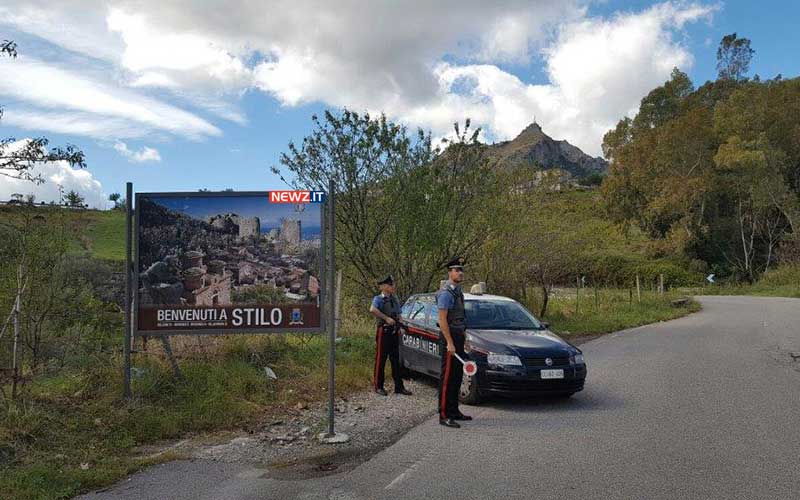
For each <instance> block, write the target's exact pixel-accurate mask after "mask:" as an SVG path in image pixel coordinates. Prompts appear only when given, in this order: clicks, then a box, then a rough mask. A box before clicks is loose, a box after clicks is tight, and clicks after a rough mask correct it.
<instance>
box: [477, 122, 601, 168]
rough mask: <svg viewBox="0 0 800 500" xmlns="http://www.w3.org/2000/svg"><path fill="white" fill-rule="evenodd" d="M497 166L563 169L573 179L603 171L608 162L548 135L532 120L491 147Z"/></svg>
mask: <svg viewBox="0 0 800 500" xmlns="http://www.w3.org/2000/svg"><path fill="white" fill-rule="evenodd" d="M490 151H491V155H492V156H494V157H495V158H496V160H497V163H498V165H499V166H525V167H530V168H534V169H537V170H552V169H562V170H564V171H566V172H569V174H570V175H572V176H573V177H576V178H582V177H586V176H588V175H591V174H594V173H605V172H606V171H607V169H608V162H606V161H605V160H604V159H603V158H601V157H599V156H598V157H592V156H589V155H587V154H586V153H584V152H583V151H581V149H580V148H578V147H576V146H573V145H572V144H570V143H569V142H567V141H566V140H555V139H553V138H552V137H550V136H549V135H547V134H546V133H545V132H544V131H543V130H542V127H541V125H539V124H538V123H537V122H536V121H535V120H534V122H533V123H531V124H530V125H528V126H527V127H525V129H524V130H522V132H520V133H519V135H517V137H515V138H514V139H513V140H511V141H504V142H500V143H497V144H493V145H491V146H490Z"/></svg>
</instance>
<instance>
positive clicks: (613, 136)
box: [602, 42, 800, 281]
mask: <svg viewBox="0 0 800 500" xmlns="http://www.w3.org/2000/svg"><path fill="white" fill-rule="evenodd" d="M729 43H731V44H732V43H733V42H729ZM678 79H682V77H680V75H677V74H676V73H673V79H672V81H671V82H667V84H665V86H664V88H661V89H655V90H654V91H653V92H651V93H650V94H648V97H647V98H646V99H650V103H649V104H650V105H649V106H646V107H645V106H644V100H643V106H642V110H641V111H640V114H639V115H637V116H636V117H635V118H633V119H629V118H624V119H622V120H620V122H619V123H618V125H617V127H616V128H615V129H613V130H611V131H609V132H608V133H607V134H606V135H605V137H604V142H603V151H604V153H605V154H606V155H607V157H608V158H610V160H611V165H610V167H609V175H608V176H607V178H606V179H605V180H604V182H603V185H602V192H603V195H604V202H605V205H606V210H607V213H608V214H609V216H610V217H611V219H612V220H614V221H615V222H618V223H621V224H623V225H625V226H627V227H630V226H637V227H638V228H639V229H641V230H642V231H644V232H645V233H646V234H648V235H649V236H650V237H651V238H652V243H651V249H652V250H653V251H654V253H655V254H656V255H657V256H666V255H674V256H679V257H686V258H688V259H689V260H702V261H704V262H705V263H706V264H707V265H708V266H709V267H710V268H712V269H715V272H717V273H718V274H720V275H723V274H732V275H734V276H736V277H738V278H740V279H745V280H748V281H752V280H754V279H756V278H757V276H758V275H759V274H760V273H761V272H763V271H764V270H765V269H767V268H769V267H770V266H771V265H773V264H774V263H775V262H776V258H777V257H776V256H779V255H790V254H791V252H785V251H782V248H783V247H785V246H786V245H792V244H796V242H797V241H798V238H797V234H798V233H797V231H796V229H797V221H798V220H800V182H798V181H799V180H800V142H798V140H797V130H800V79H793V80H784V79H777V78H776V79H773V80H766V81H746V80H742V81H739V80H735V79H729V78H725V79H720V80H717V81H715V82H708V83H706V84H705V85H703V86H702V87H700V88H698V89H697V90H694V91H691V92H689V93H686V89H688V88H690V87H689V86H687V85H685V84H680V85H678V84H677V83H679V82H676V81H675V80H678ZM668 86H671V87H672V88H673V89H678V88H682V89H683V90H681V91H679V92H669V91H668V90H667V87H668ZM670 95H671V96H672V97H669V98H665V97H664V96H670ZM652 97H656V99H651V98H652ZM642 113H644V115H645V116H644V117H642V116H641V115H642ZM654 117H655V118H654Z"/></svg>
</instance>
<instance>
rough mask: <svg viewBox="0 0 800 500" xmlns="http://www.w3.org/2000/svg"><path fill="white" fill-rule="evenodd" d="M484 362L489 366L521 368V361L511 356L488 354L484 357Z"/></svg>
mask: <svg viewBox="0 0 800 500" xmlns="http://www.w3.org/2000/svg"><path fill="white" fill-rule="evenodd" d="M486 362H487V363H489V364H490V365H514V366H522V361H521V360H520V359H519V357H518V356H512V355H510V354H497V353H495V352H490V353H489V355H488V356H487V357H486Z"/></svg>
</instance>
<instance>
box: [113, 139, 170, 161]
mask: <svg viewBox="0 0 800 500" xmlns="http://www.w3.org/2000/svg"><path fill="white" fill-rule="evenodd" d="M114 149H115V150H116V151H117V152H118V153H119V154H121V155H122V156H124V157H125V158H127V159H128V160H129V161H131V162H133V163H145V162H148V161H153V162H160V161H161V154H159V152H158V150H157V149H153V148H150V147H147V146H144V147H142V149H140V150H139V151H133V150H131V149H128V145H127V144H125V143H124V142H122V141H117V142H116V143H114Z"/></svg>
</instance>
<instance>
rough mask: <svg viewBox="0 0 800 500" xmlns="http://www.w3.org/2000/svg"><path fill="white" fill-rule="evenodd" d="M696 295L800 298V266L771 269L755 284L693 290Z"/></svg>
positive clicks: (715, 286)
mask: <svg viewBox="0 0 800 500" xmlns="http://www.w3.org/2000/svg"><path fill="white" fill-rule="evenodd" d="M692 291H693V292H694V293H695V294H696V295H756V296H763V297H795V298H800V264H791V265H783V266H780V267H776V268H774V269H770V270H769V271H767V272H765V273H764V274H763V275H761V278H759V280H758V281H756V282H755V283H753V284H749V285H748V284H738V283H719V284H714V285H707V286H705V287H703V288H699V289H693V290H692Z"/></svg>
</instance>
